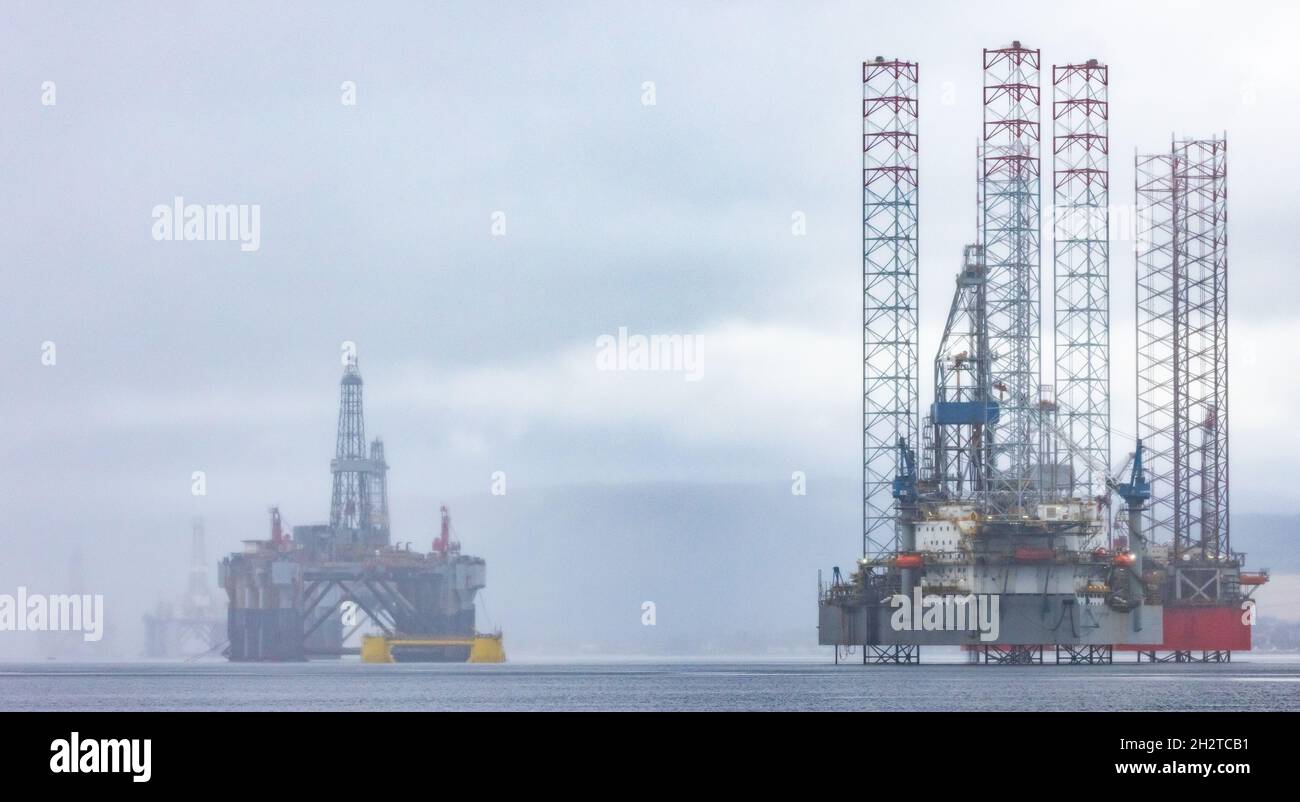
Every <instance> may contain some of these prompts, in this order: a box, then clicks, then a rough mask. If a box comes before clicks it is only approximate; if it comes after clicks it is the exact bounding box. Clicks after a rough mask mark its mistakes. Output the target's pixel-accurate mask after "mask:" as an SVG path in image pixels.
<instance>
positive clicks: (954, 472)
mask: <svg viewBox="0 0 1300 802" xmlns="http://www.w3.org/2000/svg"><path fill="white" fill-rule="evenodd" d="M986 299H987V281H986V270H985V267H984V250H983V248H981V247H980V246H978V245H967V246H966V247H965V248H964V249H963V251H962V269H961V272H960V273H958V274H957V288H956V291H955V292H954V293H953V298H952V306H951V307H949V309H948V320H947V322H946V324H945V325H944V330H943V338H942V339H941V340H940V341H939V350H938V351H937V352H936V354H935V358H934V405H933V406H932V407H931V414H930V415H929V416H928V417H927V420H926V432H925V433H926V436H927V439H926V444H927V449H926V451H927V453H926V457H925V460H926V463H927V469H928V470H927V473H926V476H927V478H930V479H931V480H932V481H933V482H934V484H935V487H936V488H937V490H938V491H939V493H940V494H941V495H942V496H944V497H945V498H951V499H955V500H957V499H970V498H983V497H984V493H985V491H986V490H987V489H988V479H989V476H988V460H987V459H986V456H987V454H988V449H989V445H990V444H989V428H990V426H991V425H992V424H993V422H994V421H996V414H994V413H992V411H991V409H990V402H991V401H992V398H993V394H992V387H991V385H990V374H989V365H990V355H989V343H988V326H987V314H986V312H987V300H986ZM954 413H955V414H954ZM931 453H933V455H934V456H933V457H931V456H930V454H931Z"/></svg>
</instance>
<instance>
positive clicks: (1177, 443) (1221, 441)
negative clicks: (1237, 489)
mask: <svg viewBox="0 0 1300 802" xmlns="http://www.w3.org/2000/svg"><path fill="white" fill-rule="evenodd" d="M1227 153H1228V143H1227V140H1226V138H1225V139H1201V140H1188V141H1180V142H1175V143H1174V147H1173V166H1174V176H1173V188H1174V220H1173V234H1174V270H1173V300H1174V304H1173V306H1174V310H1173V311H1174V316H1173V317H1174V533H1175V536H1176V537H1175V540H1174V555H1175V559H1181V558H1182V555H1183V554H1184V553H1185V552H1187V551H1189V550H1194V549H1198V547H1199V553H1194V554H1193V556H1194V557H1205V558H1207V559H1216V558H1218V557H1220V556H1224V555H1227V554H1228V553H1230V551H1231V546H1230V542H1229V539H1228V205H1227V204H1228V192H1227V177H1228V163H1227Z"/></svg>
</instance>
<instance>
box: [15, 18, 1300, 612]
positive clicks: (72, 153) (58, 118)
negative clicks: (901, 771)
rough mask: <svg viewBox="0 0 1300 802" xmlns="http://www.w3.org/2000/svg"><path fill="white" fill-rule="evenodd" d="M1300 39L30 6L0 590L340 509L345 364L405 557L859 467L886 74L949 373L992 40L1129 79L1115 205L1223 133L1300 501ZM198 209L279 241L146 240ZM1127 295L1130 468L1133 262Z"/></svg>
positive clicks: (1238, 234) (1259, 358)
mask: <svg viewBox="0 0 1300 802" xmlns="http://www.w3.org/2000/svg"><path fill="white" fill-rule="evenodd" d="M1278 5H1280V4H1278ZM1014 6H1018V8H1016V7H1014ZM1297 30H1300V10H1297V9H1295V8H1279V7H1275V6H1274V5H1272V4H1254V3H1248V2H1239V3H1234V4H1232V5H1231V7H1230V8H1229V9H1226V10H1225V9H1224V8H1223V7H1222V6H1221V5H1220V4H1214V3H1208V2H1207V3H1197V2H1176V3H1169V4H1160V3H1142V4H1135V3H1115V4H1104V3H1091V4H1088V6H1087V7H1085V6H1082V5H1076V6H1066V7H1060V6H1056V5H1053V4H1046V3H1034V2H1027V3H1023V4H1008V5H1007V7H1006V10H1005V11H1001V12H998V13H993V12H992V11H991V10H990V7H989V6H988V5H987V4H970V3H955V2H954V3H928V2H915V3H910V4H905V5H900V4H897V3H889V4H886V3H873V2H853V3H828V4H821V3H797V4H796V3H787V4H783V5H778V4H744V5H742V4H739V3H727V4H723V3H681V4H671V3H663V2H655V3H573V2H566V3H550V4H540V3H502V4H495V3H454V4H449V3H437V4H434V3H411V4H389V3H369V4H358V5H355V6H345V5H343V4H333V3H326V4H311V5H308V4H267V3H257V2H250V3H243V2H212V3H202V4H194V5H191V4H178V3H130V4H121V5H115V6H110V5H109V4H99V3H89V2H85V3H67V4H61V5H59V6H54V7H52V6H49V5H46V4H35V3H33V4H17V3H9V4H6V5H5V8H4V9H3V11H0V31H2V32H3V33H2V35H3V42H4V47H3V48H0V107H2V108H3V109H4V110H5V115H4V122H3V124H2V125H0V145H2V146H3V154H4V155H3V159H0V165H3V166H2V167H0V169H2V170H3V184H4V186H5V188H6V191H5V192H4V193H0V247H2V248H3V253H4V265H5V267H4V277H5V286H4V293H3V295H4V298H5V300H4V303H3V309H4V313H3V314H2V315H0V341H2V342H3V344H4V348H3V349H0V369H2V370H3V371H4V374H5V376H6V377H7V380H6V381H5V383H4V399H3V409H4V414H3V415H0V428H2V430H0V471H2V472H3V481H0V488H2V489H0V505H2V506H3V510H4V512H5V514H4V516H3V522H2V523H0V536H2V537H3V540H4V542H5V544H6V545H7V546H8V548H7V550H6V553H7V556H6V558H5V560H3V562H2V563H0V582H3V584H4V586H6V587H12V586H13V585H16V584H18V583H20V582H26V583H29V584H32V583H38V582H40V581H45V582H55V581H61V580H62V579H63V578H64V577H65V576H66V572H67V569H66V564H67V561H68V557H69V554H70V553H71V551H72V550H73V549H74V548H75V546H76V544H81V547H82V548H83V549H84V550H85V551H86V553H87V563H88V565H89V570H91V571H92V572H94V571H97V572H98V575H99V576H101V577H112V576H119V577H125V576H129V577H132V580H133V584H136V585H138V584H140V583H137V582H134V579H136V578H140V577H142V576H143V575H144V574H145V573H147V572H150V571H159V570H163V569H165V568H166V567H167V566H170V565H172V564H173V563H175V562H176V561H181V562H183V561H184V559H185V554H186V551H187V549H188V543H187V541H186V539H187V536H188V530H189V520H190V518H191V517H192V516H195V515H203V516H205V517H206V518H207V519H208V520H209V530H210V535H209V541H210V542H209V550H210V551H211V552H212V557H213V560H214V561H215V557H216V553H217V552H218V551H220V550H223V549H229V548H233V547H235V546H237V543H238V541H239V540H240V539H243V538H250V537H261V536H264V533H265V527H266V524H265V521H266V508H267V506H268V505H270V504H273V503H277V504H279V505H280V506H281V508H282V509H283V510H284V514H285V517H286V519H287V520H288V522H289V523H290V524H296V523H308V522H312V521H316V520H319V519H322V518H324V517H326V515H327V513H328V501H329V499H328V494H329V474H328V461H329V458H330V456H331V455H332V450H333V445H334V439H333V438H334V431H333V427H334V418H335V415H336V405H337V381H338V377H339V374H340V346H341V343H343V342H344V341H352V342H355V343H356V345H357V348H358V351H359V355H360V364H361V370H362V374H363V376H364V377H365V380H366V409H367V425H368V435H369V436H375V435H382V436H383V437H384V438H385V442H386V445H387V455H388V460H389V462H390V464H391V465H392V466H393V467H392V473H391V479H390V481H391V486H392V495H393V498H394V526H395V527H403V526H404V527H407V531H406V533H405V534H403V535H399V536H398V537H399V539H402V540H407V539H418V540H427V539H428V538H429V537H431V536H432V533H433V528H434V523H433V522H434V520H435V516H436V512H437V505H438V503H439V502H440V500H442V499H445V498H454V497H474V496H480V495H481V496H487V495H488V494H489V488H490V481H491V474H492V473H493V472H494V471H504V472H505V474H506V476H507V481H508V486H509V488H510V489H511V491H513V490H514V489H516V488H518V489H529V488H542V487H561V486H584V485H600V484H602V483H604V484H614V485H622V484H629V483H640V482H687V483H761V482H771V483H774V486H775V487H777V488H778V489H779V488H780V487H781V486H782V485H783V484H785V483H788V482H789V477H790V474H791V472H792V471H795V470H802V471H805V472H806V473H807V475H808V476H809V480H810V492H815V488H816V482H817V480H818V479H819V478H829V477H836V478H838V479H852V478H853V477H855V476H857V475H858V473H859V472H860V469H861V463H860V462H859V458H860V448H861V430H860V425H861V417H860V413H861V395H860V392H861V385H860V380H861V373H860V349H861V341H860V326H861V314H862V310H861V305H860V295H861V273H860V265H861V221H860V216H859V215H860V205H861V187H860V159H861V153H860V143H861V120H860V93H861V85H860V64H861V62H862V61H863V60H864V59H866V58H870V57H874V56H875V55H877V54H880V55H885V56H899V57H903V58H909V59H912V60H916V61H919V63H920V65H921V79H922V88H921V103H922V106H921V120H922V122H921V141H922V156H921V181H922V189H921V199H922V201H921V202H922V212H921V271H922V276H921V282H922V287H921V304H922V317H923V331H922V343H921V351H922V354H923V362H922V371H921V372H922V375H923V376H928V373H929V367H928V363H929V360H930V359H931V358H932V355H933V350H934V348H935V347H936V346H937V341H938V337H939V334H940V329H941V326H942V321H943V316H944V315H945V313H946V311H947V307H948V303H949V298H950V293H951V286H952V276H953V274H954V273H955V272H956V270H957V267H958V263H959V258H960V252H961V246H962V245H963V244H964V243H966V242H967V241H969V240H970V239H971V237H972V235H973V232H974V226H975V220H974V198H975V193H974V186H973V180H974V146H975V140H976V137H977V135H978V130H979V116H980V106H979V102H980V91H979V90H980V81H981V77H982V76H981V71H980V49H981V48H982V47H994V46H1002V45H1005V44H1007V43H1009V42H1010V40H1012V39H1013V38H1018V39H1020V40H1021V41H1022V42H1024V43H1025V44H1026V45H1029V46H1033V47H1039V48H1041V49H1042V51H1043V62H1044V65H1045V66H1046V65H1050V64H1052V63H1064V62H1072V61H1082V60H1085V59H1087V58H1098V59H1100V60H1101V61H1103V62H1105V63H1107V64H1109V65H1110V67H1111V72H1110V76H1111V94H1110V100H1111V137H1112V145H1111V152H1112V162H1111V169H1112V205H1114V206H1121V205H1129V204H1131V203H1132V194H1133V193H1132V183H1133V174H1132V156H1133V153H1134V151H1135V149H1139V148H1140V149H1142V150H1158V149H1163V148H1166V147H1167V145H1168V142H1169V139H1170V136H1171V134H1177V135H1179V136H1184V135H1186V136H1208V135H1212V134H1215V133H1218V132H1222V131H1225V130H1226V131H1227V135H1228V141H1229V157H1228V158H1229V180H1228V185H1229V188H1230V193H1231V201H1230V206H1229V208H1230V220H1231V223H1230V251H1229V252H1230V273H1231V276H1232V279H1231V285H1232V289H1231V296H1230V297H1231V301H1230V309H1231V313H1230V332H1231V339H1230V342H1231V353H1232V360H1233V361H1232V369H1231V377H1232V382H1231V385H1230V388H1231V389H1230V392H1231V399H1232V407H1231V426H1232V437H1233V441H1232V475H1233V480H1232V487H1233V491H1232V492H1233V505H1234V506H1233V509H1234V511H1235V512H1265V511H1267V512H1296V511H1300V490H1297V486H1296V484H1295V481H1294V472H1295V471H1294V468H1295V465H1296V460H1295V457H1294V454H1295V452H1296V450H1297V449H1300V434H1297V432H1298V431H1300V430H1298V429H1297V428H1296V427H1295V426H1294V425H1293V424H1292V419H1293V417H1294V412H1295V410H1296V407H1297V405H1296V401H1295V399H1296V397H1297V393H1300V381H1297V378H1296V371H1295V370H1294V369H1293V368H1292V365H1293V363H1294V360H1295V351H1296V347H1297V342H1298V341H1300V314H1297V312H1296V309H1295V305H1294V299H1295V298H1296V297H1297V296H1300V271H1297V270H1295V269H1294V262H1295V254H1296V252H1297V244H1298V243H1297V234H1296V231H1297V226H1296V224H1295V220H1294V216H1295V215H1294V213H1295V209H1296V208H1297V201H1298V200H1300V199H1298V198H1297V192H1298V191H1297V187H1300V159H1297V158H1296V155H1297V153H1296V150H1297V145H1296V141H1295V140H1296V136H1295V134H1296V129H1297V123H1298V122H1300V120H1298V119H1297V109H1300V81H1297V80H1296V79H1295V73H1294V66H1293V62H1294V36H1295V32H1296V31H1297ZM1045 71H1046V69H1045ZM47 81H51V82H54V85H55V87H56V92H57V95H56V97H57V101H56V103H55V105H52V106H49V105H43V104H42V102H41V101H42V84H43V83H44V82H47ZM347 81H351V82H354V83H355V85H356V105H354V106H349V105H345V104H344V103H343V102H341V95H342V90H341V85H342V84H343V83H344V82H347ZM645 82H653V83H654V93H655V103H654V105H645V104H643V102H642V101H643V96H644V92H645V89H644V84H645ZM1045 95H1046V93H1045ZM1044 130H1045V131H1047V130H1049V129H1048V128H1047V127H1046V126H1045V128H1044ZM1048 155H1049V151H1047V150H1045V152H1044V156H1045V160H1044V171H1045V172H1046V171H1047V170H1048V169H1049V168H1050V162H1049V161H1048V160H1047V158H1046V157H1047V156H1048ZM176 196H181V197H183V198H184V199H185V200H186V201H187V202H192V203H203V204H207V203H221V204H257V205H259V206H260V209H261V232H260V233H261V247H260V249H259V250H258V251H256V252H252V253H246V252H242V251H241V250H240V248H239V246H238V244H237V243H234V242H157V241H154V240H153V238H152V237H151V234H150V232H151V224H152V219H151V210H152V209H153V207H154V206H155V205H157V204H170V203H171V202H172V199H173V198H174V197H176ZM1047 205H1048V203H1047V201H1046V198H1045V202H1044V207H1046V206H1047ZM497 211H501V212H504V213H505V220H506V235H505V236H493V235H492V215H493V213H494V212H497ZM795 212H802V213H803V214H804V215H805V216H806V220H807V235H806V236H803V237H796V236H793V235H792V231H791V219H792V217H791V216H792V214H794V213H795ZM1045 245H1046V251H1047V253H1049V254H1050V240H1049V239H1046V238H1045ZM1045 266H1046V262H1045ZM1111 269H1112V277H1113V278H1112V285H1113V292H1112V302H1113V305H1114V312H1113V321H1114V326H1115V333H1114V337H1113V342H1114V348H1115V353H1114V355H1113V371H1114V380H1113V384H1114V388H1115V393H1114V403H1113V409H1114V414H1115V420H1114V428H1115V431H1116V433H1117V435H1116V443H1115V449H1116V452H1117V454H1118V453H1119V452H1121V451H1125V450H1127V449H1128V448H1129V447H1130V446H1129V444H1128V442H1127V440H1126V439H1125V436H1126V435H1131V434H1132V433H1133V432H1134V430H1135V424H1134V422H1133V377H1132V370H1133V356H1132V352H1133V347H1134V346H1133V331H1132V303H1133V286H1132V285H1133V255H1132V242H1131V241H1124V240H1116V241H1114V242H1112V261H1111ZM1050 283H1051V282H1050V272H1047V273H1046V275H1045V279H1044V286H1045V287H1050ZM1044 323H1045V324H1046V325H1050V304H1049V305H1047V308H1046V309H1045V310H1044ZM620 327H627V328H628V329H629V330H630V331H632V332H638V333H643V334H653V333H676V334H688V335H693V336H697V337H699V338H700V343H701V352H702V353H701V364H702V376H703V377H702V379H701V380H700V381H697V382H687V381H685V380H684V379H683V376H682V375H681V374H679V373H629V372H601V371H598V370H596V362H595V356H596V349H595V342H596V339H597V338H598V337H600V336H601V335H605V334H616V333H617V331H618V329H619V328H620ZM47 341H48V342H53V343H54V344H55V345H56V348H57V363H56V364H55V365H53V366H47V365H43V364H42V361H41V356H42V343H45V342H47ZM1044 354H1045V355H1047V354H1050V349H1048V348H1045V349H1044ZM925 394H926V395H927V396H928V390H926V391H925ZM194 471H204V472H205V473H206V476H207V495H206V496H203V497H195V496H193V495H192V494H191V475H192V473H193V472H194ZM856 517H857V516H856V513H855V511H854V510H852V509H850V510H848V511H847V513H846V520H848V521H849V525H848V528H847V531H844V532H843V533H842V542H843V546H844V551H845V554H846V557H845V559H850V558H851V555H852V553H853V552H854V551H855V550H856V549H857V548H858V543H859V534H858V533H857V532H856V531H855V530H854V527H855V526H856V524H855V523H853V521H855V520H856ZM718 525H719V526H722V527H725V526H727V521H725V520H720V521H718ZM462 534H463V535H464V536H465V537H466V539H470V538H471V533H468V532H464V533H462ZM160 548H161V549H164V553H162V554H158V553H156V552H157V550H158V549H160ZM471 550H472V549H471ZM131 561H135V565H132V566H130V567H128V563H130V562H131ZM105 581H110V580H107V579H106V580H105ZM490 584H491V583H490ZM138 592H139V596H140V597H141V598H145V597H152V595H154V594H155V589H154V588H152V587H149V588H147V589H140V590H139V591H138ZM500 592H501V593H502V594H504V593H505V591H504V590H502V591H500ZM808 616H809V618H810V619H811V617H812V611H811V607H810V608H809V612H808Z"/></svg>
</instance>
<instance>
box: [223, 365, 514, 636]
mask: <svg viewBox="0 0 1300 802" xmlns="http://www.w3.org/2000/svg"><path fill="white" fill-rule="evenodd" d="M339 389H340V400H339V418H338V440H337V445H336V450H335V456H334V459H333V460H332V461H331V462H330V472H331V473H332V474H333V480H334V488H333V494H332V496H331V499H330V521H329V523H328V524H311V525H307V526H295V527H293V534H292V536H289V535H288V534H287V533H286V532H285V531H284V527H283V525H282V523H281V520H280V512H279V510H278V509H276V508H272V510H271V537H270V539H269V540H246V541H244V546H245V548H244V551H243V552H242V553H237V554H231V555H230V556H228V557H226V558H225V559H223V560H222V561H221V563H220V564H219V566H218V572H219V573H218V582H219V584H220V585H221V586H222V587H223V588H225V590H226V593H227V595H228V596H229V599H230V605H229V610H228V618H227V622H228V623H227V630H228V635H229V641H230V643H229V646H228V648H227V651H226V656H227V657H229V659H231V660H234V661H285V660H304V659H307V658H309V657H338V656H341V655H344V654H351V653H357V652H359V653H360V654H361V657H362V659H363V660H366V661H368V662H403V661H425V662H466V661H469V662H501V661H503V660H504V659H505V652H504V650H503V649H502V645H501V634H500V633H499V632H497V633H494V634H491V635H479V634H477V633H476V632H475V622H474V613H475V606H474V597H475V594H477V593H478V591H479V590H481V589H482V588H483V587H484V586H485V585H486V582H487V564H486V563H485V562H484V561H483V559H482V558H481V557H471V556H469V555H465V554H461V552H460V544H459V543H457V542H454V541H453V540H452V533H451V519H450V516H449V514H448V512H447V508H446V507H443V508H442V528H441V532H440V534H439V536H438V538H437V539H436V540H435V541H434V542H433V547H432V549H431V550H430V551H429V552H427V553H421V552H418V551H413V550H412V549H411V548H410V544H409V543H407V544H405V546H404V547H402V546H401V545H400V544H398V545H394V544H393V543H392V541H391V538H390V534H389V526H388V463H387V462H386V461H385V460H384V444H383V441H381V440H379V439H376V440H374V441H373V442H371V443H369V445H368V447H367V443H366V434H365V431H366V429H365V416H364V413H363V411H362V404H361V389H362V381H361V373H360V371H359V370H358V368H357V363H356V360H355V358H349V359H348V360H347V364H346V366H345V368H344V371H343V378H342V380H341V381H340V383H339ZM367 629H369V630H378V633H376V634H368V635H364V636H363V637H362V643H361V646H360V647H347V646H346V645H345V644H347V643H348V642H349V640H350V639H351V638H352V637H353V635H355V634H361V633H364V632H365V631H366V630H367Z"/></svg>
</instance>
